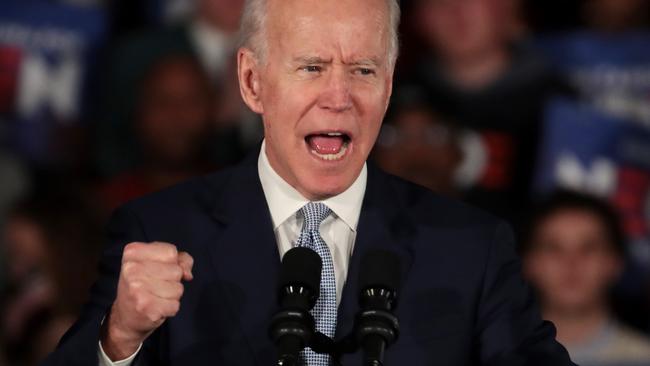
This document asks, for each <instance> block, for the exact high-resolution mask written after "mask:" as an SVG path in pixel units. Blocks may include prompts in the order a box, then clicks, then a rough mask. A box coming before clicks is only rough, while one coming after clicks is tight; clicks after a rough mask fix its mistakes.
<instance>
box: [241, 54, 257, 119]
mask: <svg viewBox="0 0 650 366" xmlns="http://www.w3.org/2000/svg"><path fill="white" fill-rule="evenodd" d="M237 76H238V78H239V91H240V92H241V96H242V98H243V99H244V102H245V103H246V105H247V106H248V108H250V109H251V110H252V111H253V112H255V113H258V114H262V113H263V112H264V107H263V105H262V101H261V99H260V91H261V83H260V69H259V64H258V61H257V57H256V56H255V54H254V53H253V51H251V50H249V49H247V48H240V49H239V50H238V51H237Z"/></svg>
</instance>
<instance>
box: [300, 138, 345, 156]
mask: <svg viewBox="0 0 650 366" xmlns="http://www.w3.org/2000/svg"><path fill="white" fill-rule="evenodd" d="M307 142H308V143H309V146H310V147H311V148H312V149H313V150H315V151H316V152H317V153H319V154H337V153H338V152H339V151H341V148H342V147H343V136H327V135H311V136H309V137H308V138H307Z"/></svg>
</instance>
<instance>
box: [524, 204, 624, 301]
mask: <svg viewBox="0 0 650 366" xmlns="http://www.w3.org/2000/svg"><path fill="white" fill-rule="evenodd" d="M609 240H610V238H608V236H607V233H606V230H605V229H604V224H603V223H602V222H601V221H600V219H599V218H598V217H597V216H596V215H594V214H592V213H590V212H588V211H585V210H580V209H570V208H567V209H564V210H562V211H559V212H557V213H555V214H552V215H551V216H549V217H548V218H546V219H544V220H543V221H542V222H541V223H540V225H539V226H538V227H537V229H536V230H535V235H534V237H533V243H532V245H533V249H532V251H531V252H530V253H529V254H528V255H527V258H526V260H525V264H526V266H525V270H526V271H525V272H526V274H527V276H528V278H529V279H530V280H531V282H532V283H533V284H534V286H535V287H536V288H537V289H538V290H539V292H540V295H541V297H542V302H543V303H544V305H545V306H547V307H551V308H552V309H553V310H555V311H562V312H567V313H577V312H582V311H585V310H588V309H590V307H593V306H594V305H600V304H601V303H602V301H603V299H604V297H605V294H606V293H607V290H608V289H609V287H610V286H611V285H612V284H613V282H614V281H615V280H616V278H617V276H618V274H619V272H620V270H621V265H622V263H621V260H620V259H619V257H618V255H617V254H616V253H615V252H614V249H613V248H612V244H611V243H610V242H609Z"/></svg>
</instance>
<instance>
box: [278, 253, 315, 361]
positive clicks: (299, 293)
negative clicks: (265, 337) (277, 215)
mask: <svg viewBox="0 0 650 366" xmlns="http://www.w3.org/2000/svg"><path fill="white" fill-rule="evenodd" d="M322 266H323V264H322V260H321V257H320V256H319V255H318V253H316V252H315V251H313V250H311V249H309V248H304V247H296V248H292V249H290V250H289V251H287V252H286V253H285V255H284V258H282V267H281V269H280V287H279V302H280V311H279V312H278V313H276V314H275V315H274V316H273V318H272V319H271V326H270V329H269V333H270V336H271V339H272V340H273V342H274V343H275V345H276V347H277V349H278V361H277V365H282V366H293V365H296V366H297V365H300V364H301V360H300V351H302V349H303V348H305V347H306V346H307V345H309V344H310V342H311V338H312V337H313V335H314V331H315V323H314V318H313V317H312V316H311V314H310V313H309V310H311V309H312V308H313V307H314V305H315V304H316V300H317V299H318V296H319V294H320V278H321V268H322Z"/></svg>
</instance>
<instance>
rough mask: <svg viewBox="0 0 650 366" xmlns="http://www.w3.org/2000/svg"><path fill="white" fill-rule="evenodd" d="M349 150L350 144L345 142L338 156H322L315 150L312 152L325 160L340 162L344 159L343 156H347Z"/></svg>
mask: <svg viewBox="0 0 650 366" xmlns="http://www.w3.org/2000/svg"><path fill="white" fill-rule="evenodd" d="M347 150H348V143H347V142H344V143H343V146H341V150H339V152H337V153H336V154H320V153H318V152H317V151H316V150H314V149H312V150H311V152H312V153H314V154H315V155H316V156H318V157H319V158H321V159H323V160H338V159H340V158H342V157H343V155H345V152H346V151H347Z"/></svg>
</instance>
